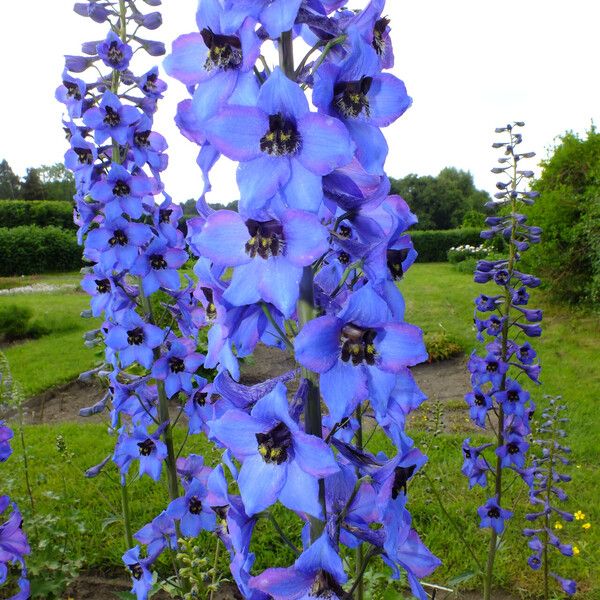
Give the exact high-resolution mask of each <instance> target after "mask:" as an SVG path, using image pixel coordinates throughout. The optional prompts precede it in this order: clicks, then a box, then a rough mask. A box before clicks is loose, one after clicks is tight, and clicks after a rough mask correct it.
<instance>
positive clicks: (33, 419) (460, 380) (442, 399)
mask: <svg viewBox="0 0 600 600" xmlns="http://www.w3.org/2000/svg"><path fill="white" fill-rule="evenodd" d="M295 367H296V365H295V363H294V360H293V359H292V357H291V355H290V354H289V353H285V352H281V351H279V350H276V349H272V348H266V347H264V346H259V347H258V348H257V350H256V352H255V354H254V355H253V357H252V358H251V359H249V360H247V361H244V362H243V363H242V366H241V382H242V383H244V384H245V385H253V384H255V383H259V382H261V381H264V380H265V379H268V378H269V377H274V376H277V375H281V374H283V373H286V372H288V371H290V370H292V369H294V368H295ZM412 372H413V374H414V376H415V379H416V380H417V383H418V384H419V386H420V387H421V389H422V390H423V392H425V394H427V396H428V398H429V400H428V402H426V403H425V404H424V406H423V407H422V408H421V409H420V410H418V411H416V412H415V413H414V415H413V416H412V418H411V421H410V426H411V427H414V428H418V429H430V428H432V427H434V428H439V429H440V430H442V431H445V432H450V433H454V432H463V431H470V430H472V429H473V426H472V425H471V423H470V421H469V419H468V414H467V412H466V410H465V404H464V400H463V397H464V395H465V393H466V392H467V391H468V390H469V377H468V373H467V367H466V358H465V357H464V356H461V357H458V358H453V359H451V360H447V361H443V362H438V363H432V364H423V365H419V366H417V367H415V368H414V369H413V370H412ZM288 388H289V390H290V392H292V393H293V392H295V391H296V388H297V380H296V381H292V382H289V383H288ZM103 394H104V392H103V390H102V388H101V386H100V385H98V384H97V383H82V382H79V381H73V382H71V383H68V384H66V385H62V386H60V387H57V388H53V389H51V390H48V391H46V392H44V393H42V394H39V395H38V396H35V397H33V398H31V399H30V400H29V401H28V402H27V412H26V421H27V422H28V423H32V424H33V423H35V424H37V423H61V422H76V423H101V422H103V420H105V419H106V416H105V415H104V416H103V415H95V416H93V417H80V416H79V410H80V409H81V408H86V407H88V406H92V405H94V404H95V403H96V402H98V401H99V400H100V399H101V398H102V396H103ZM6 416H7V417H10V415H6Z"/></svg>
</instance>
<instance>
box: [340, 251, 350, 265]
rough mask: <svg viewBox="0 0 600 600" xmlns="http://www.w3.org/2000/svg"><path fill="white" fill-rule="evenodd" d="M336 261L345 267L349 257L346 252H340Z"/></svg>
mask: <svg viewBox="0 0 600 600" xmlns="http://www.w3.org/2000/svg"><path fill="white" fill-rule="evenodd" d="M338 260H339V261H340V262H341V263H342V264H343V265H347V264H348V263H349V262H350V255H349V254H348V253H347V252H340V253H339V255H338Z"/></svg>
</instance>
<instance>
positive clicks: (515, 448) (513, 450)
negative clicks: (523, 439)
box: [506, 442, 520, 454]
mask: <svg viewBox="0 0 600 600" xmlns="http://www.w3.org/2000/svg"><path fill="white" fill-rule="evenodd" d="M506 448H507V450H508V453H509V454H519V451H520V450H519V444H517V443H516V442H510V444H507V446H506Z"/></svg>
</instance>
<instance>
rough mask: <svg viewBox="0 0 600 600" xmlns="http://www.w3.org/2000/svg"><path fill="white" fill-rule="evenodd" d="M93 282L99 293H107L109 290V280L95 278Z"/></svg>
mask: <svg viewBox="0 0 600 600" xmlns="http://www.w3.org/2000/svg"><path fill="white" fill-rule="evenodd" d="M95 284H96V290H97V292H98V293H99V294H108V292H110V281H109V280H108V279H96V280H95Z"/></svg>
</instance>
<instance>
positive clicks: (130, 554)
mask: <svg viewBox="0 0 600 600" xmlns="http://www.w3.org/2000/svg"><path fill="white" fill-rule="evenodd" d="M144 2H145V4H147V5H150V6H151V7H155V6H158V5H159V4H160V0H144ZM140 5H141V2H135V1H134V0H119V2H114V1H104V0H90V1H89V2H78V3H76V4H75V11H76V12H77V13H78V14H80V15H82V16H87V17H90V18H91V19H93V20H94V21H95V22H97V23H101V24H104V25H105V27H106V37H105V38H104V39H103V40H100V41H95V42H86V43H84V44H83V46H82V50H83V56H67V57H66V66H65V71H64V73H63V82H62V85H61V86H60V87H59V88H58V90H57V93H56V97H57V99H58V100H59V101H61V102H63V103H64V104H65V106H66V110H67V114H68V117H67V120H66V121H65V130H66V132H67V138H68V140H69V143H70V148H69V150H68V151H67V153H66V155H65V162H66V165H67V166H68V167H69V168H70V169H72V170H73V172H74V174H75V180H76V189H77V193H76V196H75V203H76V208H75V221H76V223H77V224H78V225H79V238H80V241H81V242H82V243H83V244H84V257H85V259H86V260H87V261H88V262H90V263H91V265H92V266H90V267H89V268H87V269H86V274H85V276H84V279H83V282H82V287H83V289H84V290H85V291H86V292H87V293H88V294H90V296H91V310H90V311H88V313H89V316H94V317H101V318H102V319H103V324H102V326H101V329H99V330H95V331H92V332H90V333H89V334H88V335H87V336H86V340H87V343H88V344H90V345H94V344H96V343H101V342H104V343H105V350H106V351H105V364H104V365H103V366H102V367H100V368H98V369H95V370H94V371H93V372H90V373H87V374H84V375H83V377H90V376H93V375H94V374H99V375H101V376H102V377H103V378H104V379H106V380H107V381H108V384H109V389H108V392H107V394H106V396H105V397H104V398H103V399H102V400H101V401H100V402H99V403H97V404H96V405H95V406H92V407H90V408H88V409H84V410H83V411H82V414H83V415H84V416H85V415H90V414H97V413H100V412H103V411H104V410H110V415H111V425H112V427H113V430H114V432H115V433H116V434H117V442H116V448H115V452H114V455H113V456H112V460H113V461H114V463H115V464H116V465H117V467H118V468H119V470H120V472H121V476H122V491H123V510H124V518H125V530H126V539H127V543H128V546H127V547H128V548H130V550H128V551H127V552H126V553H125V555H124V561H125V564H126V566H127V567H128V568H129V569H130V571H131V574H132V576H133V580H134V591H135V593H136V594H137V596H138V598H145V597H146V596H147V594H148V591H149V589H150V588H151V587H152V585H153V578H152V575H149V573H150V571H149V570H148V568H149V566H150V565H151V564H152V562H153V561H154V560H155V558H156V557H157V555H158V553H159V551H160V550H162V549H164V548H165V547H171V548H174V546H175V545H176V535H175V532H176V523H175V517H174V516H171V513H169V514H168V515H166V516H161V517H160V519H159V520H158V521H157V523H159V524H160V528H161V529H160V530H158V529H157V531H160V532H162V533H160V534H157V536H155V537H156V540H154V538H153V537H152V535H150V533H149V529H148V527H146V528H143V529H142V530H140V531H139V532H137V533H136V534H135V536H134V535H133V533H134V532H133V531H132V530H131V525H130V522H129V516H128V492H127V488H126V482H127V478H128V474H129V473H130V472H132V471H134V470H135V471H137V472H138V473H139V475H140V476H148V477H150V478H152V479H154V480H159V479H160V478H161V476H162V475H163V473H165V474H166V478H167V483H168V490H169V496H170V500H172V501H175V500H177V499H178V498H179V496H180V494H181V488H180V484H179V479H178V472H177V468H178V467H177V464H176V449H175V448H174V443H173V437H172V427H173V425H172V423H171V421H170V414H169V410H170V408H171V409H172V410H173V414H177V413H176V412H175V411H177V410H179V414H180V415H181V414H183V410H184V405H185V401H186V400H187V399H191V398H193V397H194V394H195V393H197V392H199V390H200V389H201V388H202V387H204V386H205V385H206V381H204V380H203V379H201V378H200V377H199V376H198V375H197V371H198V369H199V367H200V366H201V364H202V362H203V356H202V355H201V354H200V353H199V352H197V343H196V334H197V327H196V325H195V324H194V322H193V319H192V316H191V315H192V310H193V306H192V305H191V304H190V298H191V295H190V288H189V282H188V283H184V284H182V278H181V277H180V272H179V270H180V268H181V267H182V265H183V264H184V263H185V262H186V261H187V260H188V257H189V255H188V253H187V251H186V245H185V239H184V235H183V233H182V232H181V231H180V230H179V228H178V227H179V226H178V223H179V219H180V218H181V216H182V210H181V208H180V207H179V206H178V205H177V204H174V203H173V202H172V200H171V198H170V197H169V196H168V195H167V194H166V193H165V192H164V190H163V184H162V182H161V173H162V171H164V169H165V168H166V166H167V156H166V154H165V150H166V148H167V144H166V141H165V138H164V137H163V136H162V135H160V134H159V133H158V132H156V131H154V129H153V116H154V113H155V112H156V110H157V104H158V101H159V100H160V99H161V98H162V97H163V92H164V91H165V89H166V84H165V83H164V81H162V80H161V79H160V77H159V72H158V68H157V67H154V68H151V69H150V70H148V71H146V72H143V70H140V69H136V68H135V67H134V58H135V59H136V60H137V59H138V58H139V57H140V51H145V52H146V53H147V54H149V55H150V56H153V57H155V56H160V55H162V54H164V53H165V48H164V44H163V43H162V42H158V41H153V40H149V39H146V38H145V37H141V32H142V31H143V30H144V29H146V30H155V29H156V28H157V27H159V26H160V24H161V15H160V13H158V12H155V11H152V12H142V11H141V10H140V8H139V6H140ZM84 72H86V73H87V74H88V76H87V78H86V79H81V78H80V77H83V75H80V73H84ZM158 294H160V296H159V295H158ZM108 460H109V459H108V458H107V459H106V460H104V461H103V462H102V463H100V464H99V465H98V466H97V467H93V468H91V469H90V470H89V471H88V475H89V476H90V477H92V476H95V475H97V474H98V473H99V472H100V471H101V469H102V468H103V467H104V465H105V464H106V463H107V462H108ZM165 466H166V468H163V467H165ZM155 521H156V520H155ZM153 523H154V522H153ZM157 527H158V525H157ZM184 529H185V528H184V527H182V528H181V530H182V531H183V530H184ZM168 532H172V536H171V537H172V538H173V539H171V538H168V540H167V541H165V539H166V538H165V535H167V533H168ZM184 533H186V532H185V531H184ZM134 540H137V541H140V542H141V543H147V544H148V552H147V553H146V554H144V553H142V554H140V547H139V546H136V547H133V548H131V547H132V546H134Z"/></svg>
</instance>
